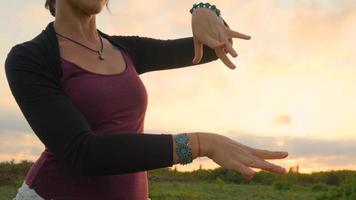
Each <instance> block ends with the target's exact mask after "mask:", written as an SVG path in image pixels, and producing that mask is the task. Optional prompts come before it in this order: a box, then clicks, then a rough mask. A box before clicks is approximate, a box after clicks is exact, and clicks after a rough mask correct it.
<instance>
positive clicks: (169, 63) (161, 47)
mask: <svg viewBox="0 0 356 200" xmlns="http://www.w3.org/2000/svg"><path fill="white" fill-rule="evenodd" d="M112 37H114V38H116V39H119V40H120V41H124V42H125V43H126V45H127V46H128V47H129V50H130V55H131V57H132V59H133V62H134V64H135V67H136V71H137V73H138V74H142V73H145V72H150V71H157V70H168V69H176V68H182V67H188V66H194V65H200V64H204V63H208V62H211V61H214V60H217V59H218V57H217V55H216V54H215V51H214V49H212V48H210V47H209V46H206V45H203V58H202V60H201V62H200V63H198V64H193V62H192V61H193V58H194V42H193V37H184V38H178V39H167V40H163V39H156V38H150V37H142V36H122V35H115V36H112Z"/></svg>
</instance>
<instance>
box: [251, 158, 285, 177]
mask: <svg viewBox="0 0 356 200" xmlns="http://www.w3.org/2000/svg"><path fill="white" fill-rule="evenodd" d="M247 165H248V166H249V167H253V168H259V169H263V170H266V171H270V172H275V173H279V174H284V173H285V172H286V170H285V169H284V168H283V167H281V166H278V165H275V164H273V163H270V162H267V161H265V160H259V159H254V160H252V161H251V162H249V163H247Z"/></svg>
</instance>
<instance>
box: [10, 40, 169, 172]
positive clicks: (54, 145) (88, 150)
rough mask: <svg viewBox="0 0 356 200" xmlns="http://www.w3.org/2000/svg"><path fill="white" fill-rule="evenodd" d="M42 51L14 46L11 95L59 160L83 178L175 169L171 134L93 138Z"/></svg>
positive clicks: (85, 122) (34, 129)
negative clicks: (51, 70)
mask: <svg viewBox="0 0 356 200" xmlns="http://www.w3.org/2000/svg"><path fill="white" fill-rule="evenodd" d="M39 52H40V50H39V51H37V50H34V49H29V48H27V47H24V46H21V45H16V46H14V47H13V48H12V49H11V50H10V52H9V53H8V55H7V58H6V60H5V73H6V78H7V80H8V84H9V86H10V90H11V92H12V94H13V96H14V98H15V100H16V102H17V104H18V105H19V107H20V110H21V112H22V113H23V115H24V117H25V119H26V120H27V122H28V123H29V125H30V127H31V128H32V130H33V131H34V133H35V134H36V135H37V137H38V138H39V139H40V140H41V141H42V143H43V144H44V145H45V146H46V147H47V148H48V149H49V150H51V152H53V153H54V154H55V156H56V158H57V159H58V160H61V161H63V162H65V163H66V164H67V165H68V166H69V167H70V168H72V169H73V170H75V171H78V172H79V173H80V174H84V175H114V174H122V173H132V172H138V171H144V170H150V169H156V168H161V167H169V166H172V164H173V155H172V152H173V150H172V149H173V142H172V135H171V134H153V133H145V134H136V133H129V132H128V133H120V134H114V133H113V134H105V135H99V134H93V131H92V130H91V128H90V125H89V124H88V122H87V120H86V119H85V117H84V116H83V115H82V114H81V112H80V111H79V110H78V109H77V108H76V107H75V106H74V105H73V104H72V102H71V101H70V99H69V98H68V97H67V96H66V95H65V93H64V92H63V90H61V88H60V85H59V84H58V82H57V81H56V79H55V76H54V75H53V73H51V72H50V70H49V67H48V66H47V65H48V64H47V61H46V60H45V59H44V57H43V52H42V54H41V53H39Z"/></svg>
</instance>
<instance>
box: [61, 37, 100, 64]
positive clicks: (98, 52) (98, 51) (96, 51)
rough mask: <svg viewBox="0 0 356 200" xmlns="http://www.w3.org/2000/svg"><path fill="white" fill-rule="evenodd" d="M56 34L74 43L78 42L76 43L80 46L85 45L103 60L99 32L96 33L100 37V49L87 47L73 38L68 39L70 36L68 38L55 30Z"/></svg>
mask: <svg viewBox="0 0 356 200" xmlns="http://www.w3.org/2000/svg"><path fill="white" fill-rule="evenodd" d="M56 34H57V35H59V36H61V37H63V38H65V39H67V40H69V41H72V42H74V43H76V44H78V45H80V46H82V47H85V48H87V49H89V50H90V51H93V52H95V53H97V54H98V55H99V59H100V60H104V52H103V40H102V39H101V36H100V34H99V33H98V35H99V38H100V50H95V49H92V48H90V47H87V46H85V45H84V44H81V43H79V42H77V41H75V40H73V39H70V38H68V37H66V36H64V35H61V34H59V33H57V32H56Z"/></svg>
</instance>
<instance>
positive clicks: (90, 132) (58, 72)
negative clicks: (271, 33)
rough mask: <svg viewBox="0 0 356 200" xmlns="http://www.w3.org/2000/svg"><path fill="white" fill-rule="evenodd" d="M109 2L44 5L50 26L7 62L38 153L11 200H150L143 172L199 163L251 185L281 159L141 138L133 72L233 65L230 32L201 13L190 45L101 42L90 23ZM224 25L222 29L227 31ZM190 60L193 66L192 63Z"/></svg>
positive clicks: (211, 140) (141, 93)
mask: <svg viewBox="0 0 356 200" xmlns="http://www.w3.org/2000/svg"><path fill="white" fill-rule="evenodd" d="M107 3H108V0H57V1H55V0H47V1H46V6H47V8H49V9H50V11H51V13H52V15H53V16H55V20H54V22H50V23H49V24H48V25H47V27H46V29H45V30H43V31H42V32H41V33H40V34H39V35H37V36H36V37H35V38H33V39H32V40H29V41H26V42H24V43H21V44H17V45H15V46H14V47H13V48H12V49H11V50H10V52H9V54H8V56H7V58H6V62H5V72H6V77H7V80H8V83H9V86H10V89H11V92H12V94H13V96H14V98H15V100H16V102H17V103H18V105H19V107H20V109H21V111H22V113H23V114H24V116H25V118H26V120H27V121H28V123H29V124H30V126H31V128H32V129H33V131H34V132H35V134H36V135H37V136H38V138H39V139H40V140H41V141H42V142H43V144H44V145H45V147H46V148H45V150H44V152H43V153H42V154H41V156H40V157H39V159H38V160H37V161H36V162H35V163H34V165H33V166H32V168H31V169H30V170H29V172H28V174H27V176H26V179H25V181H24V183H23V185H22V187H21V188H20V189H19V191H18V194H17V196H16V199H55V200H61V199H66V200H71V199H131V200H132V199H133V200H146V199H148V185H147V173H146V170H150V169H157V168H162V167H170V166H172V165H174V164H178V163H181V164H187V163H190V162H191V161H192V160H193V159H195V158H197V157H200V156H207V157H209V158H211V159H212V160H214V161H215V162H216V163H217V164H219V165H220V166H222V167H224V168H226V169H231V170H236V171H239V172H241V173H242V174H243V175H244V176H245V177H246V179H251V178H252V177H253V176H254V174H255V172H254V171H253V170H252V169H251V167H252V168H260V169H264V170H268V171H271V172H276V173H285V170H284V169H283V168H282V167H280V166H277V165H274V164H271V163H269V162H267V161H265V159H281V158H285V157H286V156H287V153H286V152H271V151H266V150H259V149H254V148H251V147H248V146H245V145H243V144H240V143H238V142H236V141H233V140H231V139H229V138H227V137H225V136H221V135H218V134H214V133H205V132H191V133H187V134H177V135H173V134H162V133H161V134H150V133H145V134H143V133H144V132H143V131H144V117H145V112H146V108H147V93H146V89H145V87H144V85H143V83H142V81H141V79H140V78H139V76H138V75H139V74H142V73H145V72H149V71H157V70H167V69H174V68H181V67H186V66H192V65H196V64H199V63H207V62H211V61H213V60H216V59H218V58H220V59H221V60H222V61H223V62H224V63H225V65H227V66H228V67H230V68H232V69H233V68H235V66H234V64H233V63H232V62H231V61H230V60H229V59H228V58H227V56H226V54H227V53H229V54H231V55H232V56H234V57H236V56H237V54H236V52H235V50H234V49H233V48H232V38H234V37H235V38H241V39H249V36H246V35H243V34H240V33H238V32H236V31H233V30H231V29H229V28H228V26H227V24H226V23H225V21H224V20H222V18H220V17H219V16H218V15H217V14H216V13H214V12H213V10H211V9H209V8H196V9H194V11H193V12H192V29H193V37H187V38H180V39H175V40H158V39H152V38H144V37H138V36H109V35H107V34H105V33H103V32H101V31H99V30H97V28H96V21H95V19H96V18H95V16H96V14H98V13H100V11H101V10H102V9H103V7H104V6H105V5H107ZM225 25H226V26H225ZM193 57H194V59H193V61H192V58H193Z"/></svg>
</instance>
